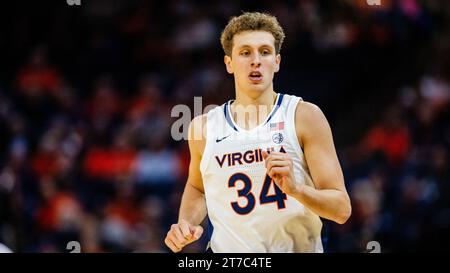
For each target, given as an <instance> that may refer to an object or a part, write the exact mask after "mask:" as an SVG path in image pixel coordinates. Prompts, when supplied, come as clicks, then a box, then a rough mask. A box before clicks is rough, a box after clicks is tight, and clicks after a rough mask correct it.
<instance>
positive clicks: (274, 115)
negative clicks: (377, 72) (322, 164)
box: [200, 94, 323, 253]
mask: <svg viewBox="0 0 450 273" xmlns="http://www.w3.org/2000/svg"><path fill="white" fill-rule="evenodd" d="M300 100H301V98H299V97H296V96H290V95H283V94H278V95H277V99H276V104H275V106H274V107H273V109H272V111H271V112H270V114H269V115H268V116H267V118H266V120H265V121H264V122H262V123H260V124H259V125H258V126H257V127H255V128H253V129H252V130H244V129H242V128H240V127H239V126H238V125H237V124H236V123H235V122H234V120H233V118H232V115H231V112H230V105H231V103H232V102H231V101H229V102H227V103H225V104H223V105H222V106H218V107H216V108H214V109H213V110H211V111H209V112H208V113H207V141H206V145H205V149H204V152H203V156H202V160H201V163H200V171H201V173H202V178H203V184H204V189H205V198H206V205H207V210H208V217H209V220H210V222H211V224H212V227H213V232H212V235H211V240H210V247H211V249H212V251H213V252H253V253H256V252H323V247H322V241H321V229H322V222H321V220H320V218H319V216H318V215H316V214H314V213H313V212H311V211H310V210H309V209H307V208H306V207H305V206H303V205H302V204H301V203H300V202H299V201H297V200H296V199H294V198H293V197H290V196H288V195H286V194H285V193H283V192H282V191H281V189H279V188H278V187H277V186H276V184H275V183H274V182H273V181H272V180H271V179H270V178H269V176H267V174H266V168H265V165H264V160H263V157H262V150H266V151H269V152H270V151H278V152H279V151H281V152H286V153H288V154H289V155H290V156H291V157H292V158H293V162H294V174H295V180H296V181H297V183H302V184H306V185H309V186H312V187H314V183H313V181H312V179H311V176H310V173H309V170H308V166H307V165H306V161H305V157H304V154H303V150H302V148H301V147H300V145H299V142H298V139H297V134H296V130H295V109H296V106H297V103H298V102H299V101H300Z"/></svg>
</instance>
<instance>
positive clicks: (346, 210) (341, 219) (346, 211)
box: [335, 199, 352, 225]
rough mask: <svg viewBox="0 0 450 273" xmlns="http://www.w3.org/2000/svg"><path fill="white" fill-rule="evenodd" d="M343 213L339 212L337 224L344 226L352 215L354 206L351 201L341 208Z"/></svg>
mask: <svg viewBox="0 0 450 273" xmlns="http://www.w3.org/2000/svg"><path fill="white" fill-rule="evenodd" d="M341 208H342V209H341V211H340V212H339V214H338V215H337V217H336V219H335V222H336V223H338V224H340V225H343V224H345V223H346V222H347V220H348V219H349V218H350V216H351V215H352V206H351V204H350V199H348V201H346V202H345V203H344V204H343V205H342V206H341Z"/></svg>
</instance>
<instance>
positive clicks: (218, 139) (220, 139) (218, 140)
mask: <svg viewBox="0 0 450 273" xmlns="http://www.w3.org/2000/svg"><path fill="white" fill-rule="evenodd" d="M229 136H231V135H227V136H225V137H222V138H216V143H219V142H221V141H222V140H224V139H225V138H227V137H229Z"/></svg>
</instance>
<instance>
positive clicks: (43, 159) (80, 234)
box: [0, 0, 450, 252]
mask: <svg viewBox="0 0 450 273" xmlns="http://www.w3.org/2000/svg"><path fill="white" fill-rule="evenodd" d="M10 2H13V1H10ZM449 3H450V2H448V1H445V0H433V1H424V0H422V1H420V0H397V1H395V0H390V1H387V0H381V6H369V5H367V3H366V2H365V1H362V0H354V1H350V0H348V1H344V0H339V1H319V0H309V1H301V0H298V1H265V0H260V1H252V0H247V1H224V0H220V1H188V0H167V1H140V0H131V1H125V0H111V1H107V0H90V1H87V0H84V1H83V0H81V6H69V5H67V3H66V1H45V2H44V1H14V2H13V3H7V4H6V3H5V4H4V5H3V4H2V8H1V9H0V242H2V243H4V244H5V245H7V246H8V247H9V248H11V249H12V250H13V251H14V252H67V250H66V244H67V242H69V241H71V240H78V241H80V243H81V246H82V251H84V252H167V251H168V249H167V248H166V247H165V246H164V243H163V239H164V237H165V234H166V232H167V230H168V228H169V226H170V224H172V223H174V222H175V221H176V219H177V215H178V208H179V203H180V199H181V193H182V190H183V187H184V183H185V180H186V177H187V176H186V175H187V166H188V162H189V154H188V149H187V142H186V141H175V140H173V139H172V138H171V137H170V128H171V125H172V123H173V122H174V121H175V119H174V118H171V116H170V111H171V109H172V107H173V106H174V105H177V104H186V105H189V106H191V107H192V106H193V101H194V100H193V97H194V96H201V97H202V99H203V106H206V105H208V104H219V105H220V104H222V103H223V102H225V101H226V100H228V99H230V98H233V96H234V90H233V79H232V77H231V76H230V75H228V74H227V73H226V71H225V67H224V65H223V51H222V48H221V46H220V41H219V37H220V32H221V30H222V29H223V27H224V26H225V25H226V23H227V21H228V19H229V18H230V16H233V15H238V14H240V13H241V12H242V11H264V12H269V13H271V14H273V15H276V16H277V17H278V19H279V21H280V23H281V25H282V26H283V28H284V30H285V32H286V36H287V37H286V39H285V43H284V44H283V47H282V51H281V55H282V65H281V70H280V72H279V73H278V74H277V75H276V77H275V85H274V87H275V90H276V91H277V92H281V93H288V94H296V95H299V96H302V97H303V98H304V99H305V100H307V101H310V102H313V103H315V104H317V105H318V106H319V107H320V108H321V109H322V110H323V111H324V113H325V115H326V116H327V118H328V121H329V123H330V125H331V127H332V130H333V133H334V139H335V145H336V148H337V151H338V156H339V159H340V162H341V165H342V168H343V170H344V176H345V178H346V186H347V189H348V191H349V193H350V196H351V200H352V205H353V214H352V217H351V218H350V220H349V221H348V222H347V223H346V224H344V225H337V224H335V223H330V222H328V221H325V227H324V231H323V237H324V242H325V243H326V244H325V245H326V251H328V252H365V251H366V244H367V242H369V241H372V240H376V241H378V242H380V244H381V251H382V252H416V251H436V250H445V249H446V248H447V247H446V246H447V243H449V242H450V240H449V239H450V230H449V227H450V199H449V193H450V178H449V147H450V126H449V125H450V123H449V122H450V117H449V101H450V35H449V34H450V33H449V31H450V24H449V18H450V4H449ZM191 109H192V108H191ZM205 244H206V236H204V237H203V238H202V240H201V241H200V242H198V243H196V244H193V245H191V246H189V247H188V248H186V249H185V251H186V252H203V251H204V247H205Z"/></svg>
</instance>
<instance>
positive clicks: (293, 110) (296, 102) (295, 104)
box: [289, 97, 303, 155]
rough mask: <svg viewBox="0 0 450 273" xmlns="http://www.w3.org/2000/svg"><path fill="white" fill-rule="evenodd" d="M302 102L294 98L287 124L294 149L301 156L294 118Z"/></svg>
mask: <svg viewBox="0 0 450 273" xmlns="http://www.w3.org/2000/svg"><path fill="white" fill-rule="evenodd" d="M302 101H303V99H302V98H300V97H295V99H294V100H293V102H292V104H293V105H292V106H291V107H290V111H289V123H290V124H292V130H290V131H291V135H292V138H293V140H294V145H295V148H296V149H297V152H299V153H300V154H301V155H303V146H302V143H301V142H300V140H299V139H298V136H297V125H296V116H297V114H296V113H297V107H299V105H300V103H301V102H302Z"/></svg>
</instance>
